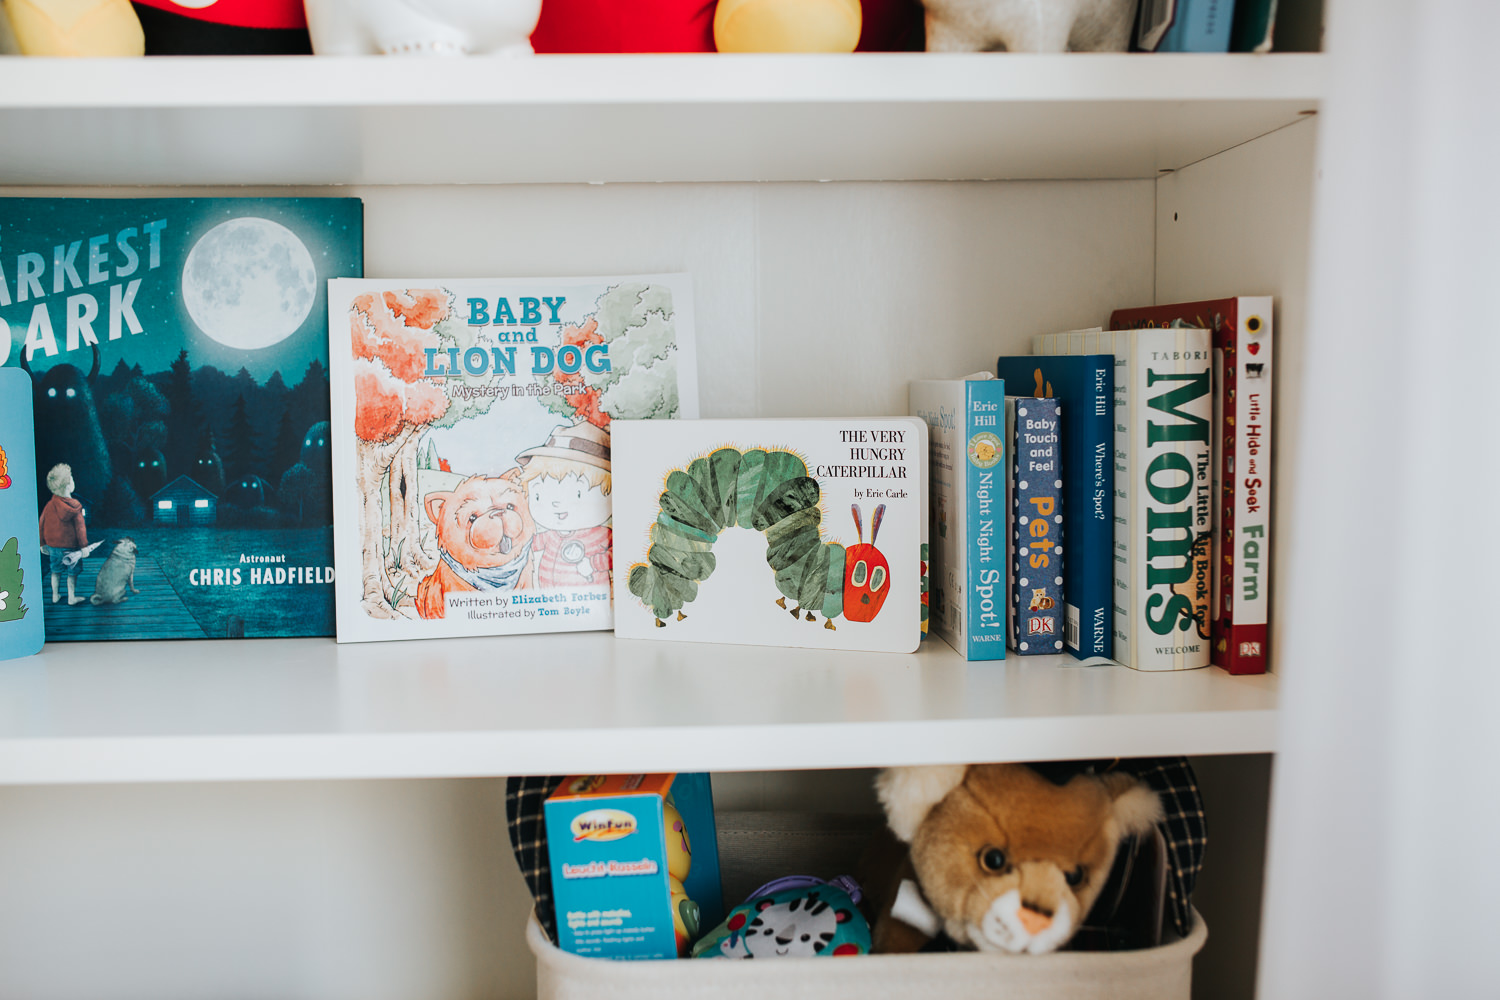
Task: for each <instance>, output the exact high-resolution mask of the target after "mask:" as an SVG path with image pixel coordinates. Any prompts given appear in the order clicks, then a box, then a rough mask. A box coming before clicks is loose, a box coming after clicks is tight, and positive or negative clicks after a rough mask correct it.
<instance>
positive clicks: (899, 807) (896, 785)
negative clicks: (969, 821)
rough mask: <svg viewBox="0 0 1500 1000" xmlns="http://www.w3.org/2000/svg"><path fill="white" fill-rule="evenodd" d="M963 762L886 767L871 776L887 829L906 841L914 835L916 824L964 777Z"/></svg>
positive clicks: (964, 766)
mask: <svg viewBox="0 0 1500 1000" xmlns="http://www.w3.org/2000/svg"><path fill="white" fill-rule="evenodd" d="M968 769H969V767H968V765H967V764H943V765H935V766H931V767H888V768H886V769H885V770H884V771H881V772H880V774H879V775H878V776H877V777H876V778H875V791H876V793H877V794H878V795H879V796H880V804H881V805H883V806H885V818H886V820H887V821H888V822H889V823H890V825H891V832H892V833H894V834H895V835H896V836H897V837H899V838H900V839H901V840H903V841H905V842H906V843H908V844H909V843H911V839H912V838H913V837H915V836H916V835H917V828H918V827H919V826H921V825H922V821H923V820H925V819H926V818H927V814H928V813H929V812H931V811H932V807H933V806H935V805H937V804H938V803H939V802H941V801H943V799H944V798H946V797H947V795H948V793H949V792H951V791H953V789H955V788H957V787H958V786H959V784H960V783H961V782H962V781H963V780H964V772H966V771H967V770H968Z"/></svg>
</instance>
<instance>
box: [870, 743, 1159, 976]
mask: <svg viewBox="0 0 1500 1000" xmlns="http://www.w3.org/2000/svg"><path fill="white" fill-rule="evenodd" d="M876 790H877V791H878V793H879V795H880V801H881V803H882V804H883V805H884V807H885V812H886V818H887V820H888V821H889V823H890V828H891V831H892V832H893V833H895V835H896V836H897V837H898V838H900V839H901V840H902V841H904V842H905V843H906V844H907V845H908V846H909V848H910V855H911V866H912V869H913V870H914V872H915V874H916V878H917V883H918V885H917V886H912V885H911V883H909V882H907V883H903V884H902V886H901V890H900V891H899V892H898V894H897V895H896V897H895V903H894V906H893V907H892V908H891V916H892V917H893V918H894V919H895V920H896V921H900V922H902V923H903V924H905V925H909V926H910V927H911V928H915V929H916V930H917V931H918V932H920V935H919V936H917V937H912V938H911V939H910V940H911V942H912V943H911V945H910V948H911V949H912V950H914V949H915V948H916V947H917V946H919V945H920V944H922V943H923V942H925V940H926V939H927V938H931V937H934V936H936V935H937V934H938V933H940V932H941V933H946V934H947V935H948V937H949V938H951V939H952V940H953V942H954V943H956V944H958V945H959V946H962V947H970V948H976V949H978V950H980V951H991V952H1012V953H1016V954H1021V953H1027V954H1033V955H1039V954H1044V953H1046V952H1050V951H1055V950H1057V949H1058V948H1061V947H1062V946H1063V945H1065V944H1067V943H1068V941H1069V939H1071V938H1072V937H1073V935H1074V933H1075V932H1076V931H1077V930H1078V928H1079V926H1080V924H1082V922H1083V918H1084V917H1085V916H1087V915H1088V912H1089V910H1090V908H1092V906H1093V904H1094V901H1095V899H1096V898H1098V896H1099V893H1100V890H1101V889H1102V888H1103V886H1104V884H1105V882H1106V880H1108V879H1109V876H1110V870H1111V868H1112V867H1113V865H1114V861H1115V853H1116V850H1117V849H1118V847H1119V845H1120V842H1121V841H1122V840H1123V839H1124V838H1125V837H1127V836H1129V835H1131V834H1142V833H1146V832H1147V831H1150V830H1151V829H1152V828H1153V827H1154V826H1155V825H1156V823H1157V822H1158V821H1160V820H1161V818H1162V805H1161V801H1160V799H1159V798H1158V796H1157V793H1156V792H1154V791H1152V790H1151V789H1150V788H1149V787H1147V786H1146V785H1145V784H1144V783H1143V782H1142V781H1141V780H1140V779H1138V778H1136V777H1133V776H1132V775H1130V774H1126V773H1122V772H1119V771H1113V772H1110V773H1105V774H1091V773H1079V774H1075V775H1073V777H1072V778H1071V779H1070V780H1068V781H1067V782H1066V783H1063V784H1058V783H1056V782H1054V781H1052V780H1050V779H1049V778H1047V777H1044V776H1043V775H1042V774H1040V773H1039V772H1038V771H1036V770H1033V769H1032V768H1031V767H1028V766H1027V765H1024V764H971V765H962V764H959V765H952V766H941V767H896V768H888V769H887V770H885V771H882V772H881V773H880V775H879V777H878V778H877V779H876ZM881 937H882V935H881V934H880V929H879V928H877V940H876V946H877V950H879V949H880V948H881V947H882V940H881ZM887 950H907V949H906V948H905V947H902V946H891V947H889V948H888V949H887Z"/></svg>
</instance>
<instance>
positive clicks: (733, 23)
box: [714, 0, 861, 52]
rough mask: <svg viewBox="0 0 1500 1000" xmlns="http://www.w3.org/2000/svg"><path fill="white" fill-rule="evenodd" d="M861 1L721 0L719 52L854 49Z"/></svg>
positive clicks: (716, 17)
mask: <svg viewBox="0 0 1500 1000" xmlns="http://www.w3.org/2000/svg"><path fill="white" fill-rule="evenodd" d="M860 21H861V17H860V6H859V0H719V7H718V10H716V11H715V12H714V44H715V45H717V46H718V49H719V51H720V52H853V51H854V47H855V46H856V45H858V44H859V30H860Z"/></svg>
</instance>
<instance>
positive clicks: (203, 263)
mask: <svg viewBox="0 0 1500 1000" xmlns="http://www.w3.org/2000/svg"><path fill="white" fill-rule="evenodd" d="M363 230H364V210H363V206H362V205H361V203H360V201H359V200H358V199H355V198H108V199H105V198H97V199H96V198H4V199H0V321H3V322H0V330H4V331H5V332H6V333H7V334H8V336H6V337H5V338H4V340H3V343H0V362H3V364H4V365H5V366H7V367H11V368H18V369H20V370H21V371H22V372H24V373H25V374H26V375H27V376H29V378H30V383H31V401H32V405H33V410H34V417H35V425H36V432H35V445H36V470H35V473H34V474H33V475H32V477H31V480H32V481H30V482H28V483H27V484H26V485H27V488H28V489H30V490H34V491H35V495H36V500H37V503H38V505H39V507H40V521H39V524H38V529H37V531H38V538H37V539H35V541H38V542H39V543H40V545H41V551H42V559H41V562H42V569H43V572H44V573H45V576H44V577H43V579H42V580H40V581H38V583H37V586H36V587H35V589H33V588H30V587H28V588H27V600H28V603H29V604H31V605H32V606H34V607H37V608H40V609H41V611H42V613H43V614H44V616H45V624H46V631H47V639H48V640H49V641H57V640H84V639H168V638H183V639H187V638H195V639H201V638H239V637H246V638H252V637H259V636H304V635H332V634H333V631H334V600H333V578H334V561H333V496H332V462H331V457H330V440H329V428H328V418H329V409H328V400H329V378H328V326H327V323H328V308H327V291H326V289H327V282H328V279H329V278H336V277H357V276H359V275H361V274H362V273H363V270H364V249H363V247H364V240H363Z"/></svg>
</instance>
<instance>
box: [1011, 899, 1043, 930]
mask: <svg viewBox="0 0 1500 1000" xmlns="http://www.w3.org/2000/svg"><path fill="white" fill-rule="evenodd" d="M1016 916H1017V917H1019V918H1020V920H1021V926H1022V927H1024V928H1026V933H1027V934H1031V935H1033V936H1035V935H1037V934H1040V933H1042V931H1044V930H1046V929H1047V928H1048V927H1051V926H1052V914H1050V913H1043V912H1042V911H1041V910H1033V909H1032V908H1031V907H1029V906H1027V905H1025V904H1024V903H1023V904H1022V905H1021V908H1020V909H1019V910H1017V911H1016Z"/></svg>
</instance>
